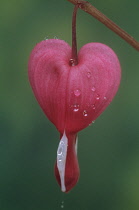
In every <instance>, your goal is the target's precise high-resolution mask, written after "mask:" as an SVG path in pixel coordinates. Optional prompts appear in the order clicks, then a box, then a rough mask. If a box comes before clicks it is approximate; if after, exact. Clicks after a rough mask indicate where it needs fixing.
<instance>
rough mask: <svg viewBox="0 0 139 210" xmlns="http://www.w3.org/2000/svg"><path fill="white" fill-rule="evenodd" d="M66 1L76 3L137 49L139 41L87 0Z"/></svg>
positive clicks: (138, 48)
mask: <svg viewBox="0 0 139 210" xmlns="http://www.w3.org/2000/svg"><path fill="white" fill-rule="evenodd" d="M68 1H69V2H71V3H72V4H75V5H78V7H79V8H80V9H82V10H84V11H85V12H87V13H89V14H90V15H92V16H93V17H94V18H96V19H97V20H99V21H100V22H101V23H103V24H104V25H105V26H106V27H108V28H109V29H110V30H112V31H113V32H115V33H116V34H117V35H119V36H120V37H121V38H122V39H124V40H125V41H126V42H127V43H128V44H130V45H131V46H132V47H134V48H135V49H136V50H138V51H139V42H138V41H136V40H135V39H134V38H133V37H132V36H130V35H129V34H128V33H127V32H126V31H124V30H123V29H122V28H120V27H119V26H118V25H116V24H115V23H114V22H113V21H111V20H110V19H109V18H108V17H106V16H105V15H104V14H103V13H101V12H100V11H99V10H97V9H96V8H95V7H94V6H93V5H91V4H90V3H89V2H87V1H82V0H68Z"/></svg>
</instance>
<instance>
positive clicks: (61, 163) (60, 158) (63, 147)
mask: <svg viewBox="0 0 139 210" xmlns="http://www.w3.org/2000/svg"><path fill="white" fill-rule="evenodd" d="M67 147H68V139H67V136H66V134H65V132H64V134H63V136H62V138H61V140H60V143H59V146H58V149H57V168H58V171H59V175H60V181H61V190H62V191H63V192H65V191H66V187H65V166H66V157H67Z"/></svg>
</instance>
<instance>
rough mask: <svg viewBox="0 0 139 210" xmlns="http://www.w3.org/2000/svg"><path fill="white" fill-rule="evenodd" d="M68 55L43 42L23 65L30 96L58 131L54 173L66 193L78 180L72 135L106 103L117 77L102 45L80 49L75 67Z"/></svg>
mask: <svg viewBox="0 0 139 210" xmlns="http://www.w3.org/2000/svg"><path fill="white" fill-rule="evenodd" d="M71 54H72V52H71V47H70V46H69V45H68V44H67V43H66V42H64V41H63V40H58V39H50V40H44V41H42V42H40V43H39V44H37V45H36V46H35V48H34V49H33V51H32V53H31V55H30V59H29V65H28V69H29V80H30V83H31V86H32V89H33V92H34V94H35V97H36V99H37V101H38V102H39V104H40V106H41V108H42V109H43V111H44V113H45V114H46V116H47V117H48V119H49V120H50V121H51V122H52V123H53V124H54V125H55V126H56V128H57V130H58V131H59V132H60V137H61V141H60V144H59V147H58V152H57V162H56V166H55V174H56V178H57V180H58V183H59V184H60V186H61V189H62V191H66V192H68V191H69V190H70V189H71V188H72V187H73V186H74V185H75V184H76V182H77V180H78V177H79V167H78V161H77V156H76V154H77V151H76V148H77V133H78V132H79V131H80V130H82V129H84V128H85V127H87V126H88V125H89V124H91V123H92V121H94V120H95V119H96V118H97V117H98V116H99V115H100V114H101V113H102V112H103V111H104V110H105V108H106V107H107V106H108V105H109V104H110V102H111V101H112V99H113V97H114V96H115V94H116V92H117V90H118V87H119V84H120V78H121V69H120V64H119V61H118V58H117V56H116V54H115V53H114V52H113V50H111V49H110V48H109V47H108V46H106V45H104V44H100V43H89V44H86V45H84V46H83V47H82V48H81V49H80V51H79V53H78V65H75V66H72V65H71V63H72V62H71Z"/></svg>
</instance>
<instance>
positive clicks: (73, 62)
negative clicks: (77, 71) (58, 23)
mask: <svg viewBox="0 0 139 210" xmlns="http://www.w3.org/2000/svg"><path fill="white" fill-rule="evenodd" d="M78 7H79V5H78V4H76V5H75V7H74V10H73V16H72V58H71V59H70V65H71V66H75V65H77V64H78V56H77V40H76V15H77V10H78Z"/></svg>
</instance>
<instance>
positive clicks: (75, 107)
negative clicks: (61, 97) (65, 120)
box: [71, 104, 79, 112]
mask: <svg viewBox="0 0 139 210" xmlns="http://www.w3.org/2000/svg"><path fill="white" fill-rule="evenodd" d="M71 107H72V108H73V111H74V112H78V111H79V104H74V105H72V106H71Z"/></svg>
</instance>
